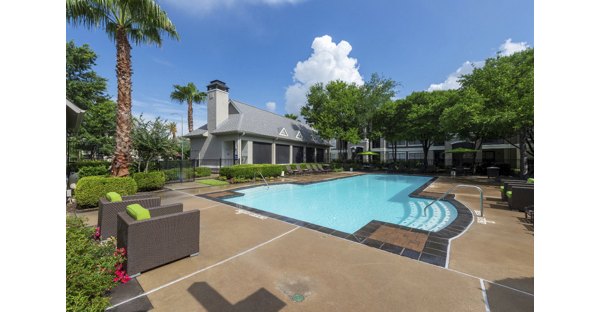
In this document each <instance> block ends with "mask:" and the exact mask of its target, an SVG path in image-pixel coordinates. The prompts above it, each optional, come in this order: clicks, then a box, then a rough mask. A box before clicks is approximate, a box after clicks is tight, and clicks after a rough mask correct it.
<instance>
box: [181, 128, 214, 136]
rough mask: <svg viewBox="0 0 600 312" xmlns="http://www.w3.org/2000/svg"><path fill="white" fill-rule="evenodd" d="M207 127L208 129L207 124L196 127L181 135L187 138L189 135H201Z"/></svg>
mask: <svg viewBox="0 0 600 312" xmlns="http://www.w3.org/2000/svg"><path fill="white" fill-rule="evenodd" d="M207 129H208V127H207V125H204V126H202V127H200V128H198V129H196V130H194V131H192V132H190V133H188V134H186V135H184V136H183V137H185V138H189V137H193V136H199V135H203V134H204V133H205V132H206V131H208V130H207Z"/></svg>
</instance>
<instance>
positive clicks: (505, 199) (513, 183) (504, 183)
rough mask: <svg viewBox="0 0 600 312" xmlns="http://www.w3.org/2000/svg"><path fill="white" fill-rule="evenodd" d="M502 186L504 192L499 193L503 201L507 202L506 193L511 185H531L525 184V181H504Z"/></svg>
mask: <svg viewBox="0 0 600 312" xmlns="http://www.w3.org/2000/svg"><path fill="white" fill-rule="evenodd" d="M502 185H503V186H504V192H500V193H501V194H500V195H501V196H502V200H503V201H508V197H506V192H508V191H510V190H511V188H512V186H513V185H528V186H529V185H533V184H532V183H527V181H525V180H505V181H502Z"/></svg>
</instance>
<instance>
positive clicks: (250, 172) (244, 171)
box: [219, 164, 285, 179]
mask: <svg viewBox="0 0 600 312" xmlns="http://www.w3.org/2000/svg"><path fill="white" fill-rule="evenodd" d="M281 171H285V165H269V164H256V165H235V166H228V167H223V168H221V169H220V171H219V174H220V175H222V176H226V177H227V178H228V179H231V178H246V179H252V178H254V174H255V173H257V174H258V172H261V173H262V175H263V176H264V177H276V176H280V175H281Z"/></svg>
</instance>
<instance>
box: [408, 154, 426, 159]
mask: <svg viewBox="0 0 600 312" xmlns="http://www.w3.org/2000/svg"><path fill="white" fill-rule="evenodd" d="M408 159H423V153H408Z"/></svg>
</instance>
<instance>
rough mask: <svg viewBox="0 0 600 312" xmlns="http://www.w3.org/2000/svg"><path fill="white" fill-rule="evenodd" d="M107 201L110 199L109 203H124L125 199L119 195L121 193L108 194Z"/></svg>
mask: <svg viewBox="0 0 600 312" xmlns="http://www.w3.org/2000/svg"><path fill="white" fill-rule="evenodd" d="M106 199H108V201H111V202H120V201H123V199H122V198H121V195H119V193H117V192H108V193H106Z"/></svg>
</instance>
